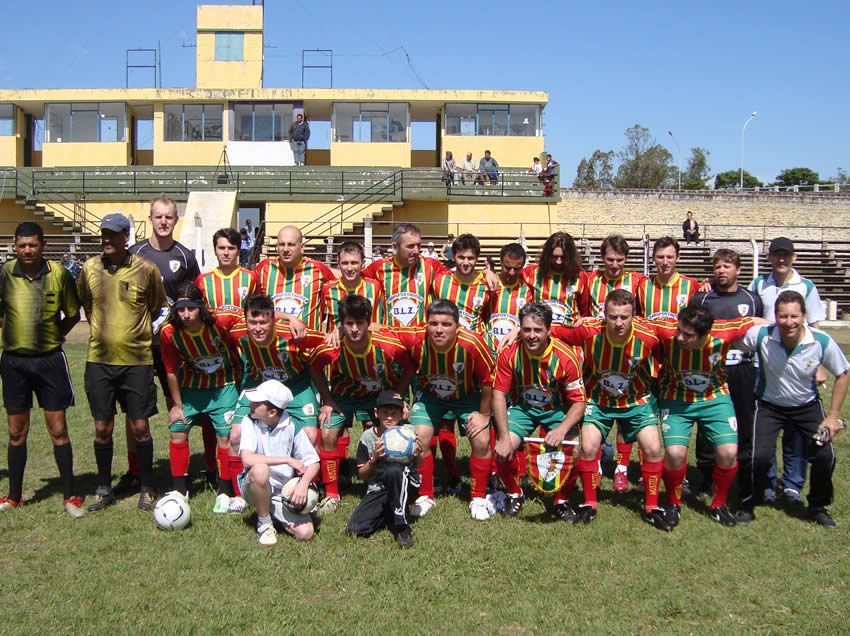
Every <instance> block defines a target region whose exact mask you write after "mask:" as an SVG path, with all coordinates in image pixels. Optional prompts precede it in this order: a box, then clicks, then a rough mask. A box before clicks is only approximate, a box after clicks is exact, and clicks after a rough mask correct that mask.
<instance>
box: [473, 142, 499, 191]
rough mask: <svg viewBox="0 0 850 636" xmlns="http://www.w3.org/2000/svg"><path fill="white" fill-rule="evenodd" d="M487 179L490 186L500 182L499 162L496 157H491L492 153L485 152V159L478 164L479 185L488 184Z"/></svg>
mask: <svg viewBox="0 0 850 636" xmlns="http://www.w3.org/2000/svg"><path fill="white" fill-rule="evenodd" d="M485 179H489V182H490V185H495V184H496V182H497V181H498V180H499V162H498V161H496V158H495V157H491V156H490V151H489V150H485V151H484V158H483V159H481V161H480V162H479V163H478V177H477V178H476V182H477V183H486V181H485Z"/></svg>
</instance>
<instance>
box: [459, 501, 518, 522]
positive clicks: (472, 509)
mask: <svg viewBox="0 0 850 636" xmlns="http://www.w3.org/2000/svg"><path fill="white" fill-rule="evenodd" d="M517 512H519V510H517ZM469 515H470V516H471V517H472V518H473V519H475V520H476V521H487V519H489V518H490V511H489V510H488V509H487V500H486V499H485V498H484V497H473V498H472V501H470V502H469Z"/></svg>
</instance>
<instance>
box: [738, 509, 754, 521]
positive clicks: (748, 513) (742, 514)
mask: <svg viewBox="0 0 850 636" xmlns="http://www.w3.org/2000/svg"><path fill="white" fill-rule="evenodd" d="M755 518H756V514H755V512H753V509H752V508H741V509H740V510H739V511H738V512H736V513H735V523H737V524H744V523H749V522H750V521H752V520H753V519H755Z"/></svg>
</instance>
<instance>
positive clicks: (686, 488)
mask: <svg viewBox="0 0 850 636" xmlns="http://www.w3.org/2000/svg"><path fill="white" fill-rule="evenodd" d="M692 494H694V492H693V490H691V482H689V481H688V480H687V479H683V480H682V496H683V497H690V496H691V495H692Z"/></svg>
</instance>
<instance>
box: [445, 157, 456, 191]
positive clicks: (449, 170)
mask: <svg viewBox="0 0 850 636" xmlns="http://www.w3.org/2000/svg"><path fill="white" fill-rule="evenodd" d="M456 172H457V164H456V163H455V158H454V156H453V155H452V151H451V150H446V158H445V159H443V181H444V182H445V184H446V185H454V184H455V173H456Z"/></svg>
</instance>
